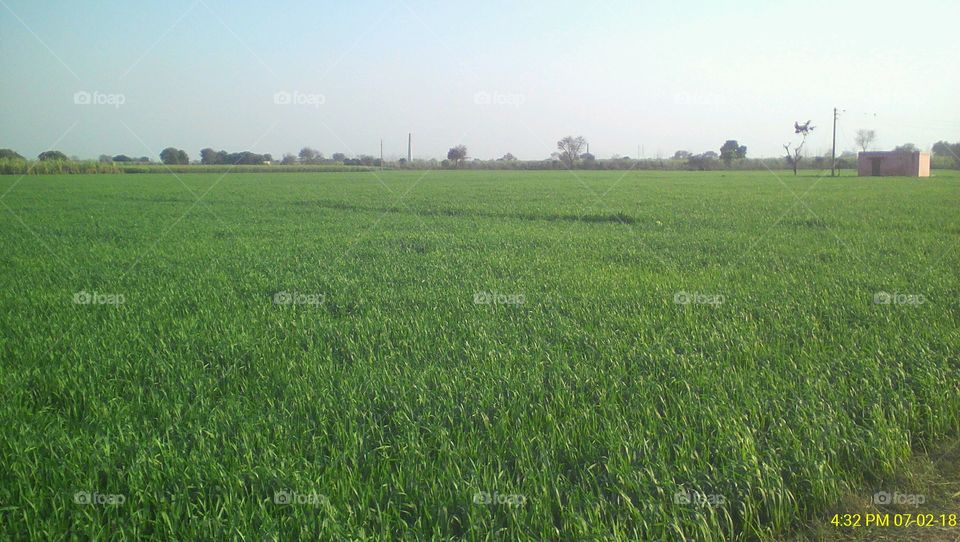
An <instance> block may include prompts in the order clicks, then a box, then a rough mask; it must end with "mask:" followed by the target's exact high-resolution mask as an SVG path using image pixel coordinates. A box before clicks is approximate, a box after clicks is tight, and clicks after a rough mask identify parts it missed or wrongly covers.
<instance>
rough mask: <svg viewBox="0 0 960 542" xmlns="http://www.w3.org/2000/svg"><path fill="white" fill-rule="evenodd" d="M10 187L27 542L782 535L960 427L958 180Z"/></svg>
mask: <svg viewBox="0 0 960 542" xmlns="http://www.w3.org/2000/svg"><path fill="white" fill-rule="evenodd" d="M778 176H779V178H778ZM8 190H9V192H7V191H8ZM4 192H6V195H5V196H3V198H2V200H0V240H2V247H3V250H2V252H0V266H2V273H0V281H2V283H0V285H2V296H0V356H2V357H0V360H2V364H3V370H2V372H0V397H2V399H0V465H2V468H0V539H7V540H16V539H24V538H33V539H46V540H68V539H69V540H73V539H87V538H116V539H121V538H124V539H131V540H133V539H158V540H169V539H176V540H201V539H240V538H241V535H242V539H244V540H264V539H266V540H295V539H297V538H300V539H305V540H306V539H310V540H316V539H320V540H363V539H398V538H402V539H408V540H428V539H466V540H518V539H532V540H536V539H543V540H551V539H552V540H594V539H597V540H599V539H604V540H625V541H626V540H673V539H683V538H686V539H688V540H698V541H699V540H722V539H757V538H761V539H766V540H777V539H779V538H780V536H781V535H782V534H783V533H784V532H785V531H787V530H788V529H793V528H794V527H796V525H797V524H798V523H800V522H802V521H804V520H809V519H810V518H811V517H813V516H814V515H815V514H819V513H822V512H823V511H824V510H826V509H828V508H829V507H831V506H833V505H835V504H836V502H837V500H838V499H839V498H840V495H841V493H843V492H847V491H850V490H851V489H854V490H856V489H857V488H861V487H866V488H873V489H876V490H880V489H889V490H891V491H892V490H895V489H896V488H884V487H877V486H876V480H877V479H879V477H883V476H887V475H889V474H891V473H893V472H895V471H896V470H897V469H898V468H899V467H900V466H901V465H902V464H903V463H904V462H906V461H908V460H909V458H910V456H911V448H912V447H917V446H920V445H923V444H930V443H935V442H938V441H940V440H941V439H943V438H944V437H947V436H950V435H956V433H957V429H958V424H960V421H958V420H960V384H958V382H960V325H958V324H960V273H958V269H960V247H958V244H960V212H958V211H960V173H958V172H937V176H936V177H934V178H929V179H903V178H870V179H861V178H856V177H849V176H848V177H841V178H835V179H832V178H830V177H826V178H819V176H818V175H815V174H813V173H806V174H804V175H801V176H800V177H798V178H794V177H793V176H792V175H790V174H789V173H786V172H777V174H776V175H774V174H772V173H770V172H713V173H690V172H643V173H637V172H616V171H614V172H585V171H577V172H576V174H573V173H570V172H564V171H556V172H450V171H432V172H421V171H410V172H383V173H369V172H351V173H303V174H299V173H286V174H234V173H232V174H229V175H226V176H223V175H220V174H183V175H180V176H179V178H177V177H175V176H172V175H169V174H142V175H129V176H109V175H101V176H96V175H89V176H87V175H70V176H30V177H25V178H22V179H18V178H17V177H14V176H5V177H0V194H3V193H4ZM198 198H201V199H200V201H199V203H197V199H198ZM867 497H868V498H869V495H868V496H867Z"/></svg>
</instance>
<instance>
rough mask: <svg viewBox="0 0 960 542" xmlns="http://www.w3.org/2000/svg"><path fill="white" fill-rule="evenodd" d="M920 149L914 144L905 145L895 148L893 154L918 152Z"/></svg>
mask: <svg viewBox="0 0 960 542" xmlns="http://www.w3.org/2000/svg"><path fill="white" fill-rule="evenodd" d="M918 150H920V149H918V148H917V146H916V145H914V144H913V143H904V144H903V145H898V146H896V147H894V148H893V152H917V151H918Z"/></svg>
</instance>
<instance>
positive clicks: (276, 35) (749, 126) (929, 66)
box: [0, 0, 960, 159]
mask: <svg viewBox="0 0 960 542" xmlns="http://www.w3.org/2000/svg"><path fill="white" fill-rule="evenodd" d="M144 4H145V3H139V2H138V3H134V2H129V1H119V0H99V1H94V2H75V1H52V0H50V1H42V2H41V1H37V0H0V73H2V74H3V77H2V79H0V99H2V101H3V104H4V107H2V108H0V147H10V148H13V149H15V150H18V151H19V152H20V153H21V154H24V155H27V156H30V157H35V156H36V154H37V153H39V152H40V151H42V150H46V149H49V148H57V149H59V150H62V151H64V152H66V153H67V154H70V155H78V156H82V157H96V156H97V155H99V154H102V153H106V154H111V155H113V154H120V153H124V154H128V155H135V156H141V155H150V156H151V157H152V158H154V159H156V158H157V155H158V153H159V151H160V150H161V149H162V148H164V147H166V146H175V147H178V148H183V149H185V150H187V152H188V153H189V154H190V156H191V157H192V158H197V157H198V154H199V150H200V149H201V148H202V147H208V146H209V147H214V148H217V149H226V150H229V151H239V150H253V151H256V152H269V153H272V154H273V155H274V156H277V157H279V156H280V155H281V154H283V153H284V152H293V153H296V152H297V150H299V149H300V148H301V147H303V146H311V147H314V148H317V149H319V150H321V151H323V152H324V153H326V154H327V155H328V156H329V155H330V154H332V153H333V152H345V153H347V154H359V153H368V154H377V153H378V152H379V139H380V137H383V138H384V141H385V143H384V144H385V151H386V154H387V155H388V156H393V157H400V156H404V155H405V154H406V134H407V132H413V134H414V155H415V156H416V157H438V158H442V157H443V155H445V154H446V150H447V148H449V147H450V146H452V145H454V144H457V143H463V144H466V145H467V146H468V148H469V150H470V155H471V156H472V157H479V158H493V157H498V156H501V155H503V154H504V153H506V152H512V153H513V154H515V155H517V156H518V157H520V158H529V159H539V158H545V157H547V156H548V155H549V154H550V153H551V152H552V151H553V150H554V145H555V142H556V140H557V139H558V138H560V137H561V136H564V135H567V134H582V135H584V136H586V137H587V139H588V140H589V141H590V149H591V151H592V152H593V153H595V154H597V155H598V156H599V157H609V156H610V155H613V154H622V155H629V156H636V154H637V147H638V146H640V145H642V147H643V151H644V154H645V155H646V156H648V157H655V156H656V155H657V153H658V152H659V153H661V154H662V155H664V156H669V155H672V154H673V152H674V151H676V150H677V149H686V150H690V151H694V152H702V151H704V150H719V147H720V145H721V144H722V143H723V142H724V140H726V139H738V140H739V141H740V143H742V144H745V145H747V146H748V147H749V149H750V154H751V155H753V156H760V155H762V156H772V155H780V154H782V149H781V145H782V144H783V143H785V142H787V141H790V140H791V139H792V137H793V134H792V130H791V129H790V128H791V126H792V124H793V121H794V120H807V119H808V118H809V119H813V121H814V122H813V123H814V124H815V125H817V126H818V129H817V130H816V131H815V132H814V135H813V136H812V137H811V139H810V141H809V143H808V146H809V150H810V151H811V152H822V151H825V150H826V149H828V148H829V144H830V118H831V108H832V107H833V106H834V105H836V106H839V107H841V108H846V109H847V112H846V113H845V114H844V115H843V116H842V117H841V123H840V130H839V132H838V141H839V143H838V147H840V148H841V149H852V148H853V146H854V145H853V134H854V132H855V131H856V129H857V128H874V129H876V130H877V132H878V135H879V138H878V141H877V143H876V146H877V147H878V148H890V147H893V146H894V145H897V144H900V143H904V142H908V141H909V142H913V143H915V144H917V145H918V146H919V147H921V148H929V147H930V145H931V144H932V143H933V142H935V141H937V140H939V139H948V140H952V141H956V140H960V100H958V99H957V95H958V91H960V62H958V61H957V53H958V45H957V37H956V24H957V21H958V20H960V17H958V16H960V2H956V0H949V1H947V0H943V1H936V0H918V1H916V2H911V3H908V4H904V3H902V2H898V3H889V4H884V3H882V2H876V1H872V2H867V1H864V2H843V1H832V2H826V1H823V2H821V1H804V2H790V3H781V2H770V1H744V2H723V3H720V2H671V1H631V2H618V1H603V0H600V1H597V2H563V1H558V2H543V3H533V2H529V3H524V2H516V1H513V2H508V1H486V2H474V3H470V4H468V3H458V2H432V1H429V2H428V1H416V0H404V1H393V0H383V1H375V2H362V1H361V2H339V3H324V2H307V1H287V2H280V1H278V2H253V1H246V0H234V1H226V0H219V1H218V0H171V1H168V2H163V3H150V5H144ZM77 92H88V93H91V95H92V96H93V98H92V100H96V99H100V100H104V101H111V100H112V101H114V102H115V101H118V100H120V101H122V102H123V103H122V104H120V105H119V106H116V105H111V104H109V103H108V104H103V105H96V104H89V105H85V104H77V103H75V97H74V96H75V93H77ZM277 92H289V93H291V94H290V96H291V98H292V99H293V100H297V99H299V100H301V101H302V102H304V103H301V104H277V103H275V102H276V100H275V94H276V93H277ZM94 93H96V94H94ZM110 95H121V96H120V97H113V98H111V97H110ZM97 96H99V98H97ZM104 96H106V97H104ZM282 96H283V95H282ZM321 96H322V97H321ZM282 100H283V98H281V101H282ZM80 101H83V98H80ZM317 102H322V103H317Z"/></svg>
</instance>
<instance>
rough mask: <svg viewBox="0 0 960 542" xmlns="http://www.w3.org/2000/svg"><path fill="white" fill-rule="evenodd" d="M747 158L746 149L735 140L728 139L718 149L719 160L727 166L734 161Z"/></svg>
mask: <svg viewBox="0 0 960 542" xmlns="http://www.w3.org/2000/svg"><path fill="white" fill-rule="evenodd" d="M746 157H747V147H746V146H744V145H740V144H739V143H737V140H736V139H728V140H727V142H726V143H724V144H723V146H722V147H720V158H721V159H722V160H723V161H724V163H726V164H727V165H728V166H729V165H730V162H733V161H734V160H735V159H736V160H740V159H743V158H746Z"/></svg>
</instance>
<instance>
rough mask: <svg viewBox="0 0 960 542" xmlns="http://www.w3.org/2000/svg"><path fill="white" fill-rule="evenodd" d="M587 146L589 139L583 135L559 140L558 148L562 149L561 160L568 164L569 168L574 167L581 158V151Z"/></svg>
mask: <svg viewBox="0 0 960 542" xmlns="http://www.w3.org/2000/svg"><path fill="white" fill-rule="evenodd" d="M586 146H587V140H586V139H584V138H583V136H577V137H574V136H567V137H565V138H563V139H561V140H560V141H557V149H558V150H559V151H560V160H562V161H563V163H564V164H566V165H567V169H573V165H574V164H576V163H577V160H579V159H580V151H582V150H583V148H584V147H586Z"/></svg>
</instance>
